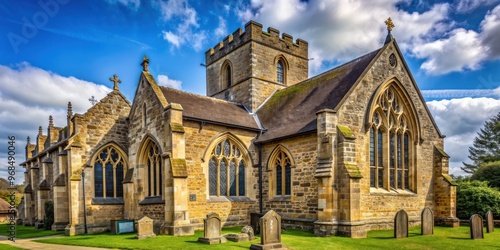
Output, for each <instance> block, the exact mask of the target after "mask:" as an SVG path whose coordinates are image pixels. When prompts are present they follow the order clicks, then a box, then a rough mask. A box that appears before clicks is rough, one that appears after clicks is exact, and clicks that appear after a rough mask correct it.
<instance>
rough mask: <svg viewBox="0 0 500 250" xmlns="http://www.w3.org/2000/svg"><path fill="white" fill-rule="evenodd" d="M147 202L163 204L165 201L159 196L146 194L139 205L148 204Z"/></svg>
mask: <svg viewBox="0 0 500 250" xmlns="http://www.w3.org/2000/svg"><path fill="white" fill-rule="evenodd" d="M149 204H165V201H164V200H163V199H162V197H161V196H148V197H145V198H144V200H142V201H140V202H139V205H149Z"/></svg>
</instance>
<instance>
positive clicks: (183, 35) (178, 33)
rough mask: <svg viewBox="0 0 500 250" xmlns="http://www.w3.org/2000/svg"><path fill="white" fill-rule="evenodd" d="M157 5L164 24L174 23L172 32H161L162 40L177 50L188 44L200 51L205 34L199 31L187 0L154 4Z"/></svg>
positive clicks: (195, 14)
mask: <svg viewBox="0 0 500 250" xmlns="http://www.w3.org/2000/svg"><path fill="white" fill-rule="evenodd" d="M155 3H156V4H157V5H159V7H160V10H161V14H162V19H163V21H165V22H171V23H172V22H176V23H177V25H176V27H175V29H174V30H163V31H162V34H163V38H164V39H165V40H166V41H168V42H170V43H171V44H172V45H173V47H175V48H179V47H180V46H183V45H184V44H186V43H187V44H190V45H191V46H192V47H193V48H194V49H195V50H196V51H199V50H200V49H202V45H203V42H204V41H205V40H206V34H205V33H206V32H205V31H204V30H200V29H199V26H200V25H199V24H198V17H197V12H196V10H195V9H194V8H192V7H190V6H189V3H188V1H187V0H168V1H166V2H165V1H158V2H155Z"/></svg>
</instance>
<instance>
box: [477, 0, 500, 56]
mask: <svg viewBox="0 0 500 250" xmlns="http://www.w3.org/2000/svg"><path fill="white" fill-rule="evenodd" d="M481 29H482V32H481V38H482V42H483V44H484V45H485V46H487V47H488V54H489V56H490V57H491V58H500V35H499V34H500V5H498V6H497V7H495V8H494V9H493V10H492V11H489V12H488V13H487V14H486V16H485V17H484V20H483V21H482V22H481Z"/></svg>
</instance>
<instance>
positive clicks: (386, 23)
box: [385, 17, 395, 33]
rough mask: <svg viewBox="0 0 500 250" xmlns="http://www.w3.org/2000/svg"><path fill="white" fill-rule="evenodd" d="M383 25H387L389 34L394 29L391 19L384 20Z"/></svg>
mask: <svg viewBox="0 0 500 250" xmlns="http://www.w3.org/2000/svg"><path fill="white" fill-rule="evenodd" d="M385 25H387V31H389V33H390V32H391V30H392V29H393V28H394V27H395V26H394V23H393V22H392V19H391V18H390V17H389V18H387V20H385Z"/></svg>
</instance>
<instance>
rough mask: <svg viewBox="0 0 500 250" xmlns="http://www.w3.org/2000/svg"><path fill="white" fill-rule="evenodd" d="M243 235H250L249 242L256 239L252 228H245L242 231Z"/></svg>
mask: <svg viewBox="0 0 500 250" xmlns="http://www.w3.org/2000/svg"><path fill="white" fill-rule="evenodd" d="M241 233H244V234H248V239H249V240H254V239H255V234H254V232H253V228H252V226H248V225H247V226H245V227H243V228H242V229H241Z"/></svg>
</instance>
